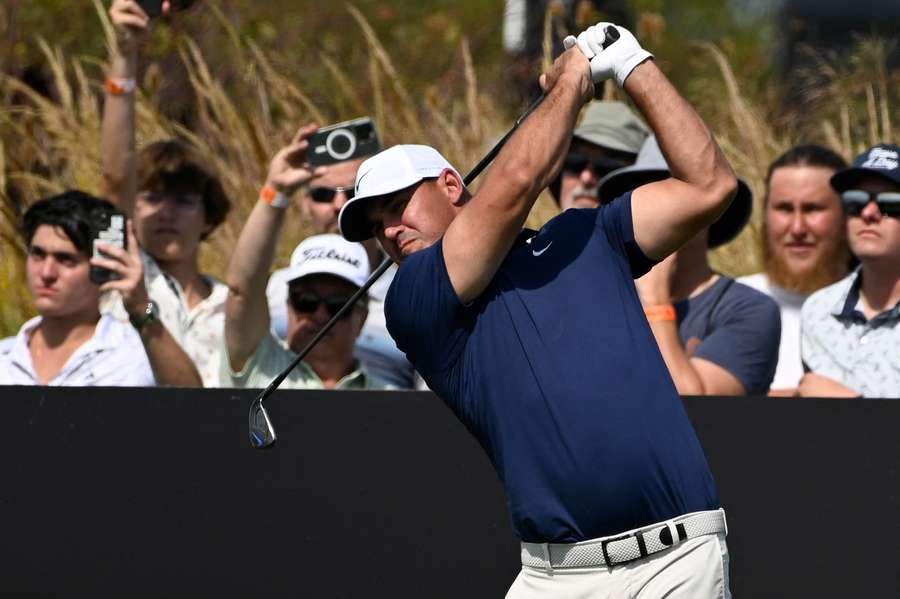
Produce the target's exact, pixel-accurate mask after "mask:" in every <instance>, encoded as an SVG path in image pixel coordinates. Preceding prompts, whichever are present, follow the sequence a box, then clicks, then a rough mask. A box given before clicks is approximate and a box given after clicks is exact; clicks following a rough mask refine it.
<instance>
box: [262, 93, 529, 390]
mask: <svg viewBox="0 0 900 599" xmlns="http://www.w3.org/2000/svg"><path fill="white" fill-rule="evenodd" d="M543 100H544V95H543V94H541V96H540V97H538V99H537V100H535V101H534V102H532V104H531V106H529V107H528V109H527V110H526V111H525V112H524V113H522V116H520V117H519V118H518V119H517V120H516V122H515V124H514V125H513V126H512V128H511V129H510V130H509V131H507V132H506V135H504V136H503V137H502V138H501V139H500V141H498V142H497V143H496V144H494V147H493V148H491V150H490V151H489V152H488V153H487V154H486V155H485V156H484V158H482V159H481V161H480V162H479V163H478V164H476V165H475V168H473V169H472V170H471V171H469V174H468V175H466V176H465V178H463V182H464V183H465V184H466V185H468V184H470V183H471V182H472V181H474V180H475V177H477V176H478V175H480V174H481V171H483V170H484V169H485V167H487V165H489V164H490V163H491V161H493V160H494V158H496V157H497V154H499V153H500V150H501V149H502V148H503V146H504V145H505V144H506V142H507V141H508V140H509V138H510V137H512V134H513V133H515V131H516V129H518V128H519V125H521V124H522V122H523V121H524V120H525V119H526V118H528V115H529V114H531V113H532V112H534V109H535V108H537V107H538V105H540V103H541V102H542V101H543ZM390 266H391V259H390V258H385V259H384V261H383V262H382V263H381V264H379V265H378V268H376V269H375V272H373V273H372V274H371V275H370V276H369V278H368V280H367V281H366V282H365V283H363V286H362V287H360V288H359V291H357V292H356V293H354V294H353V296H352V297H351V298H350V299H349V300H347V303H346V304H344V305H343V306H342V307H341V309H340V310H338V312H337V314H335V315H334V316H332V317H331V319H330V320H329V321H328V322H327V323H325V326H323V327H322V329H321V330H320V331H319V332H318V333H317V334H316V336H315V337H313V338H312V340H311V341H310V342H309V343H307V344H306V347H304V348H303V349H302V350H301V351H300V353H298V354H297V357H296V358H294V361H293V362H291V364H290V366H288V367H287V368H285V369H284V370H283V371H282V372H281V374H279V375H278V376H276V377H275V378H274V379H272V382H271V383H269V386H268V387H266V388H265V389H263V391H262V393H260V394H259V396H257V398H256V401H257V402H259V403H262V402H263V401H265V399H266V398H267V397H269V396H270V395H272V393H274V392H275V390H276V389H278V386H279V385H281V383H282V382H283V381H284V379H286V378H287V376H288V375H289V374H290V373H291V372H292V371H293V370H294V368H296V367H297V365H298V364H299V363H300V362H301V361H302V360H303V358H305V357H306V355H307V354H308V353H309V352H310V351H312V348H314V347H315V346H316V344H318V343H319V341H320V340H321V339H322V337H324V336H325V335H326V334H328V331H330V330H331V327H333V326H334V325H335V323H336V322H337V321H338V320H340V319H341V317H342V316H343V315H344V314H345V313H346V312H347V311H348V310H350V309H352V308H353V306H355V305H356V302H357V300H359V298H361V297H362V296H363V295H364V294H365V293H366V292H367V291H368V290H369V288H370V287H371V286H372V285H374V284H375V281H377V280H378V279H379V278H380V277H381V275H383V274H384V272H385V271H386V270H387V269H388V268H390Z"/></svg>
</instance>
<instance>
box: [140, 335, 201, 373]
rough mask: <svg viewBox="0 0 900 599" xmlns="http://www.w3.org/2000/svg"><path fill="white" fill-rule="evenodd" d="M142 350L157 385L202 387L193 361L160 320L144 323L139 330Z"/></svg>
mask: <svg viewBox="0 0 900 599" xmlns="http://www.w3.org/2000/svg"><path fill="white" fill-rule="evenodd" d="M140 335H141V341H143V343H144V351H146V352H147V358H148V359H149V360H150V367H151V368H152V369H153V376H154V377H155V378H156V382H157V383H158V384H159V385H165V386H171V387H202V386H203V381H202V379H201V378H200V374H199V373H198V372H197V367H196V366H195V365H194V361H193V360H191V358H190V357H189V356H188V355H187V354H186V353H185V351H184V349H182V347H181V346H180V345H178V342H177V341H175V339H174V338H173V337H172V335H171V333H169V330H168V329H167V328H166V327H165V325H164V324H163V323H162V322H159V321H157V322H154V323H151V324H148V325H146V326H145V327H144V328H143V329H142V330H141V331H140Z"/></svg>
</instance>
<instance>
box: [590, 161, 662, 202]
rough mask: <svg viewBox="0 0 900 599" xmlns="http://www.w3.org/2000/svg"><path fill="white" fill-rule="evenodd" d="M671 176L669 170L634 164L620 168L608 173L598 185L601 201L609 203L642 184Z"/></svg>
mask: <svg viewBox="0 0 900 599" xmlns="http://www.w3.org/2000/svg"><path fill="white" fill-rule="evenodd" d="M671 176H672V175H670V174H669V171H667V170H661V169H648V168H645V167H640V166H637V165H634V164H633V165H631V166H626V167H623V168H620V169H619V170H617V171H613V172H611V173H610V174H608V175H606V177H604V178H603V180H601V181H600V184H599V186H598V193H599V194H600V202H601V203H603V204H608V203H609V202H612V201H613V200H614V199H616V198H617V197H619V196H621V195H623V194H625V193H627V192H629V191H631V190H632V189H637V188H638V187H640V186H641V185H646V184H647V183H653V182H654V181H662V180H663V179H668V178H669V177H671Z"/></svg>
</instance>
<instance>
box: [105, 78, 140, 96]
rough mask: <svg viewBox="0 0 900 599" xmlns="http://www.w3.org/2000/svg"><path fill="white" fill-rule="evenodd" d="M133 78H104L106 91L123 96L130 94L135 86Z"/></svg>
mask: <svg viewBox="0 0 900 599" xmlns="http://www.w3.org/2000/svg"><path fill="white" fill-rule="evenodd" d="M135 85H136V84H135V82H134V79H112V78H107V80H106V91H108V92H109V93H110V94H111V95H113V96H124V95H125V94H130V93H131V92H133V91H134V88H135Z"/></svg>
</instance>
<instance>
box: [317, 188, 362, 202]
mask: <svg viewBox="0 0 900 599" xmlns="http://www.w3.org/2000/svg"><path fill="white" fill-rule="evenodd" d="M342 191H343V192H344V193H345V194H346V195H347V200H348V201H349V200H352V199H353V195H354V191H353V188H352V187H310V188H309V197H310V198H312V201H313V202H316V203H317V204H330V203H331V202H333V201H334V196H336V195H337V194H338V193H340V192H342Z"/></svg>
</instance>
